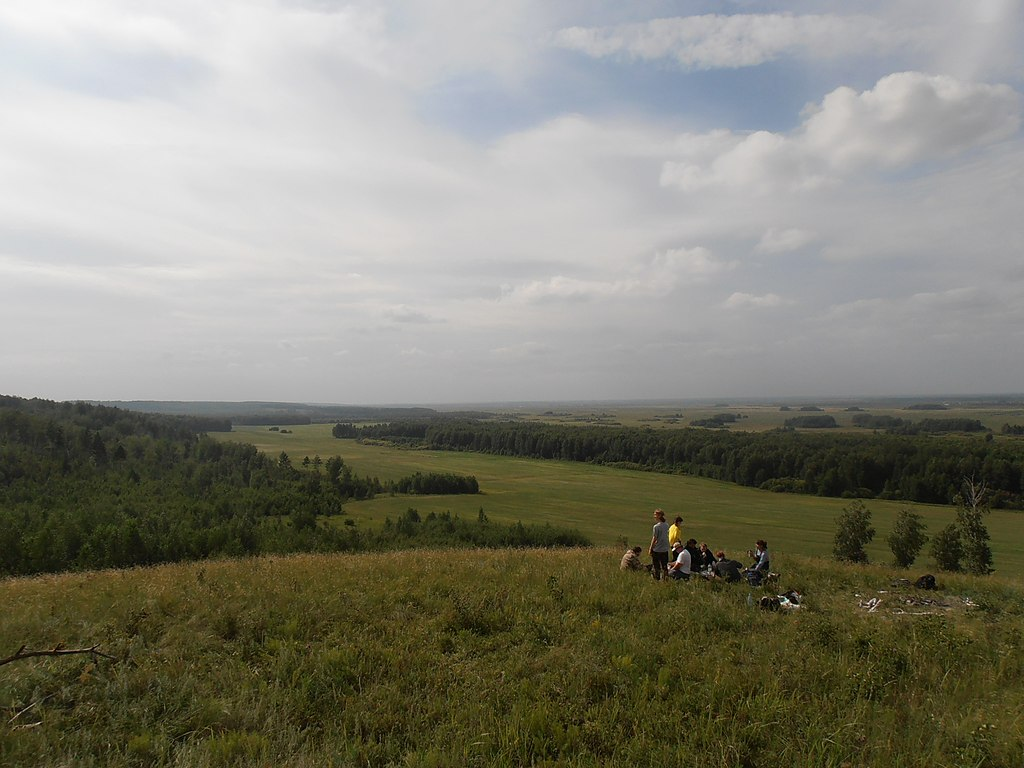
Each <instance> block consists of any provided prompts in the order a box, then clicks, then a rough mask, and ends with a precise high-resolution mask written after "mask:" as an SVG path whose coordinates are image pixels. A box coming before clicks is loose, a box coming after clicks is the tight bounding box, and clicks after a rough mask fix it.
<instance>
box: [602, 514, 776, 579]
mask: <svg viewBox="0 0 1024 768" xmlns="http://www.w3.org/2000/svg"><path fill="white" fill-rule="evenodd" d="M678 522H681V521H678ZM756 546H757V548H756V550H747V556H748V557H750V558H751V560H752V563H751V565H750V566H749V567H744V566H743V564H742V563H740V562H738V561H736V560H732V559H730V558H728V557H726V555H725V552H724V551H723V550H719V551H718V552H715V553H714V554H712V552H711V548H710V547H708V545H707V544H706V543H701V544H700V546H699V547H698V546H697V540H696V539H689V540H688V541H687V542H686V543H683V542H682V541H681V540H679V539H677V540H676V541H674V542H673V543H672V546H671V550H670V557H669V558H668V559H669V562H668V564H667V566H662V564H661V562H659V560H661V558H657V557H655V556H654V555H655V553H654V552H653V551H652V552H651V553H650V554H651V556H652V560H653V562H652V563H651V564H650V565H648V564H646V563H644V562H643V561H642V560H641V559H640V553H641V552H642V551H643V550H641V548H640V547H633V548H632V549H627V550H626V553H625V554H624V555H623V556H622V561H621V563H620V564H619V567H620V568H621V569H622V570H624V571H640V570H645V569H646V570H648V571H650V572H651V575H652V576H653V577H654V578H655V579H658V580H660V579H662V578H668V579H673V580H686V579H689V578H691V577H693V576H700V577H701V578H705V579H722V580H723V581H727V582H738V581H743V580H744V579H746V580H747V582H748V583H749V584H751V585H752V586H759V585H760V584H761V582H762V581H763V580H764V579H765V577H767V576H768V573H769V568H770V565H771V562H770V559H769V556H768V542H766V541H764V540H763V539H758V541H757V545H756ZM659 566H660V567H659ZM662 573H664V576H662Z"/></svg>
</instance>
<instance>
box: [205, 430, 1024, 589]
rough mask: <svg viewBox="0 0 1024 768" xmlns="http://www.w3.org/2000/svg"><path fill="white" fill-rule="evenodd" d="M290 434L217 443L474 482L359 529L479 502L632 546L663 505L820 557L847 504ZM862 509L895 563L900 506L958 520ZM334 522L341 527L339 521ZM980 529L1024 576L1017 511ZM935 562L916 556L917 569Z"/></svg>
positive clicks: (505, 515)
mask: <svg viewBox="0 0 1024 768" xmlns="http://www.w3.org/2000/svg"><path fill="white" fill-rule="evenodd" d="M288 429H289V430H290V431H289V432H284V433H282V432H280V431H270V430H269V429H268V428H267V427H236V428H235V430H234V432H232V433H216V434H214V435H213V436H215V437H217V438H218V439H222V440H238V441H243V442H248V443H252V444H254V445H255V446H256V447H257V448H259V449H260V450H263V451H265V452H267V453H268V454H269V455H271V456H276V455H278V454H279V453H280V452H281V451H285V452H287V453H288V455H289V456H290V457H291V459H292V461H293V463H295V465H296V466H298V465H299V463H300V462H301V460H302V458H303V457H304V456H309V457H311V458H312V457H313V456H316V455H319V456H320V457H321V458H323V459H326V458H327V457H329V456H333V455H338V456H341V457H342V458H343V459H344V460H345V462H346V464H348V465H350V466H351V467H352V468H353V470H354V471H355V472H356V473H357V474H360V475H373V476H377V477H380V478H381V479H398V478H400V477H402V476H406V475H409V474H411V473H413V472H416V471H421V472H453V473H457V474H463V475H474V476H475V477H476V478H477V480H478V481H479V483H480V489H481V493H480V494H477V495H472V496H389V495H381V496H378V497H377V498H374V499H370V500H366V501H359V502H348V503H346V504H345V511H346V513H347V515H348V516H349V517H350V518H351V519H353V520H355V521H356V523H357V524H358V525H360V526H368V527H375V526H379V525H381V524H382V523H383V521H384V519H385V518H387V517H390V518H391V519H396V518H397V517H398V515H400V514H401V513H402V512H403V511H404V510H405V509H407V508H408V507H415V508H416V509H417V510H418V511H419V512H420V513H421V514H422V515H425V514H428V513H429V512H444V511H450V512H451V513H452V514H458V515H459V516H461V517H464V518H468V519H475V518H476V516H477V515H478V513H479V510H480V508H481V507H482V508H483V509H484V512H485V514H486V515H487V516H488V517H489V518H490V519H492V520H495V521H501V522H515V521H517V520H521V521H522V522H523V523H542V524H543V523H551V524H552V525H559V526H568V527H576V528H579V529H580V530H581V531H582V532H583V533H585V534H586V535H587V536H588V537H589V538H590V539H591V541H593V542H594V544H596V545H599V546H610V545H615V544H617V543H618V542H619V541H620V540H621V539H623V538H624V539H626V540H627V541H628V542H629V543H630V544H631V545H632V544H640V545H642V546H645V547H646V545H647V543H648V542H649V541H650V530H651V522H652V520H651V512H652V510H653V509H654V508H655V507H661V508H663V509H664V510H665V512H666V513H667V515H668V516H669V519H670V520H671V519H672V518H673V517H674V516H675V515H676V514H679V515H681V516H682V517H683V519H684V521H685V526H684V528H685V530H686V531H687V532H688V533H689V535H692V536H694V537H695V538H697V539H698V540H700V541H707V542H708V543H709V544H710V545H711V546H712V547H716V548H717V547H722V548H724V549H726V550H727V551H728V552H731V553H734V554H738V555H739V554H742V553H743V552H745V551H746V550H747V549H749V548H751V547H752V545H753V542H754V541H755V540H756V539H758V538H764V539H766V540H767V541H768V542H769V545H770V547H771V549H772V551H773V552H774V553H776V554H786V553H793V554H801V555H828V554H830V553H831V551H832V542H833V536H834V533H835V519H836V516H837V515H838V514H839V513H840V512H841V511H842V509H843V508H844V507H845V506H848V505H849V503H850V502H849V501H846V500H843V499H835V498H825V497H819V496H809V495H800V494H785V493H770V492H767V491H761V490H756V489H752V488H745V487H741V486H738V485H733V484H731V483H723V482H717V481H713V480H706V479H702V478H695V477H688V476H680V475H668V474H659V473H655V472H640V471H635V470H626V469H617V468H612V467H603V466H599V465H594V464H585V463H573V462H563V461H543V460H537V459H521V458H514V457H506V456H495V455H487V454H478V453H468V452H465V453H460V452H441V451H424V450H407V449H401V448H394V447H390V446H380V445H370V444H361V443H357V442H356V441H355V440H347V439H336V438H334V437H332V436H331V425H329V424H313V425H308V426H294V427H288ZM866 504H867V507H868V509H869V510H870V511H871V513H872V516H873V524H874V527H875V529H876V531H877V533H876V535H875V539H874V541H873V542H872V543H871V545H870V546H869V547H868V555H869V557H870V558H871V560H872V562H880V563H882V562H888V561H889V560H890V559H891V553H890V552H889V550H888V546H887V544H886V542H885V538H886V536H887V535H888V534H889V532H890V530H891V527H892V521H893V519H894V517H895V515H896V514H897V513H898V512H899V510H900V509H903V508H905V507H909V508H912V509H914V510H915V511H917V512H918V513H919V514H921V515H922V517H923V518H924V521H925V523H926V525H927V526H928V531H929V533H935V532H936V531H938V530H940V529H941V528H942V527H944V526H945V525H947V524H948V523H950V522H951V521H952V520H953V517H954V509H953V508H952V507H947V506H936V505H923V504H909V503H906V502H893V501H879V500H868V501H867V502H866ZM334 522H335V523H337V524H341V522H342V521H341V520H340V519H337V518H335V519H334ZM985 522H986V525H987V526H988V529H989V532H990V533H991V535H992V541H991V544H992V550H993V553H994V559H995V568H996V572H997V573H998V574H1000V575H1002V576H1007V577H1012V578H1016V579H1021V578H1024V514H1022V513H1020V512H1010V511H1005V510H995V511H993V512H992V513H991V514H989V515H988V516H987V517H986V519H985ZM926 549H927V547H926ZM932 567H934V566H932V565H931V564H930V563H929V562H928V557H927V555H926V554H924V553H923V554H922V556H921V558H919V562H918V564H917V565H915V567H914V569H915V570H922V569H929V568H932Z"/></svg>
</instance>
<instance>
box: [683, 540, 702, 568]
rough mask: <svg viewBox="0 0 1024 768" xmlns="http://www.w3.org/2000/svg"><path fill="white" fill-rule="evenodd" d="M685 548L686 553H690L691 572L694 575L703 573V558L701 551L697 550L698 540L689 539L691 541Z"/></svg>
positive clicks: (688, 541)
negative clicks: (701, 563) (701, 565)
mask: <svg viewBox="0 0 1024 768" xmlns="http://www.w3.org/2000/svg"><path fill="white" fill-rule="evenodd" d="M685 548H686V551H687V552H689V553H690V571H691V572H692V573H700V572H701V567H700V562H701V556H700V550H699V549H697V540H696V539H689V540H687V542H686V547H685Z"/></svg>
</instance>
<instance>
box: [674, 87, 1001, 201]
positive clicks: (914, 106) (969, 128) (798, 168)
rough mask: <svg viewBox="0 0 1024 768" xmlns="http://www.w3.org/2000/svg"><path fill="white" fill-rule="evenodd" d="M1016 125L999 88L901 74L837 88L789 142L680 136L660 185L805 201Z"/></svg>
mask: <svg viewBox="0 0 1024 768" xmlns="http://www.w3.org/2000/svg"><path fill="white" fill-rule="evenodd" d="M1020 121H1021V97H1020V95H1019V94H1018V93H1017V92H1016V91H1014V90H1013V89H1011V88H1010V87H1008V86H1005V85H988V84H985V83H962V82H959V81H957V80H954V79H952V78H950V77H945V76H930V75H925V74H922V73H920V72H901V73H898V74H893V75H888V76H886V77H883V78H882V79H881V80H879V81H878V83H877V84H876V85H875V87H874V88H873V89H870V90H867V91H863V92H860V93H858V92H856V91H854V90H852V89H851V88H848V87H842V88H837V89H836V90H834V91H832V92H831V93H829V94H828V95H827V96H826V97H825V98H824V100H823V101H822V103H821V104H820V105H814V106H810V107H808V108H807V110H806V116H805V120H804V123H803V125H802V126H801V127H800V128H799V129H798V130H796V131H794V132H792V133H790V134H779V133H771V132H768V131H755V132H753V133H750V134H732V135H729V136H725V135H723V134H722V132H720V131H716V132H714V133H713V134H710V135H709V136H708V137H704V140H703V141H698V142H693V143H692V144H691V143H690V142H689V141H688V140H687V139H688V138H689V137H686V139H684V140H682V141H681V142H680V143H679V144H677V155H681V156H682V158H683V159H679V160H666V161H665V163H664V165H663V166H662V173H661V179H660V180H661V183H662V184H663V185H664V186H670V187H675V188H678V189H680V190H682V191H683V192H689V193H693V192H699V191H700V190H702V189H705V188H708V187H716V186H721V187H730V188H734V189H743V190H746V191H747V192H748V193H753V194H758V195H767V194H771V193H774V192H777V191H793V192H807V191H813V190H816V189H819V188H821V187H823V186H828V185H831V184H835V183H838V182H840V181H842V180H844V179H845V178H848V177H849V176H850V175H852V174H856V173H859V172H879V171H888V170H894V169H902V168H906V167H909V166H912V165H914V164H918V163H927V162H936V161H942V160H948V159H950V158H952V157H956V156H958V155H962V154H964V153H966V152H969V151H971V150H974V149H977V148H980V147H985V146H990V145H992V144H995V143H997V142H1000V141H1003V140H1006V139H1008V138H1010V137H1011V136H1014V135H1015V134H1016V133H1017V132H1018V131H1019V128H1020Z"/></svg>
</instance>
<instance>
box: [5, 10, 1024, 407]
mask: <svg viewBox="0 0 1024 768" xmlns="http://www.w3.org/2000/svg"><path fill="white" fill-rule="evenodd" d="M1022 52H1024V8H1022V4H1021V2H1019V0H976V2H971V3H963V2H947V1H945V0H920V1H916V0H910V1H908V0H890V1H887V2H878V3H874V2H860V3H856V2H854V3H851V2H844V3H839V2H835V3H830V2H827V0H826V2H814V3H811V2H807V3H802V2H789V3H786V2H781V3H771V2H764V3H762V2H757V1H753V2H747V1H743V2H734V3H728V2H726V3H722V2H715V3H702V2H645V3H621V2H607V3H603V2H587V3H579V2H574V1H571V0H536V1H535V0H508V2H504V3H500V4H480V3H475V2H472V3H471V2H463V1H462V0H447V1H443V0H403V1H402V2H379V1H378V0H375V1H374V2H352V3H345V2H333V0H308V1H304V0H244V2H243V0H220V1H219V2H216V3H210V2H198V1H197V0H174V1H173V2H171V0H167V1H166V2H162V1H161V0H154V1H153V2H147V3H138V2H128V0H47V1H46V2H39V0H6V1H5V2H4V3H2V4H0V105H2V106H0V180H2V183H0V319H2V321H3V323H4V328H5V329H6V332H5V333H4V335H3V340H2V342H0V393H5V394H16V395H22V396H29V397H31V396H39V397H46V398H55V399H79V398H82V399H174V400H244V399H274V400H291V401H306V402H340V403H468V402H495V401H508V400H515V401H524V400H592V399H624V398H629V399H634V398H689V397H716V398H740V397H745V396H763V397H782V396H819V397H825V396H835V397H839V396H853V395H889V394H892V395H895V394H920V395H928V394H954V393H963V394H969V393H1007V392H1021V391H1024V355H1022V354H1021V350H1022V349H1024V250H1022V243H1024V140H1022V130H1021V118H1022V114H1024V98H1022V93H1024V55H1022Z"/></svg>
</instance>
